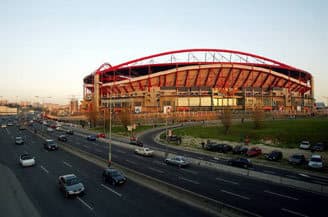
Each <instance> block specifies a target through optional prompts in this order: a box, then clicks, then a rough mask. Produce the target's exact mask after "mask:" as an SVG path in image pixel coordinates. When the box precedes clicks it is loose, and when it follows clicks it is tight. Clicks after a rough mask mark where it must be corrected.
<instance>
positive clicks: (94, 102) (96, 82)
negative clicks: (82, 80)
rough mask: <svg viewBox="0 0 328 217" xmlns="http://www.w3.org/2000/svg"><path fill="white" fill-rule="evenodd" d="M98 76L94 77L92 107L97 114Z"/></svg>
mask: <svg viewBox="0 0 328 217" xmlns="http://www.w3.org/2000/svg"><path fill="white" fill-rule="evenodd" d="M99 92H100V91H99V75H98V74H95V75H94V90H93V106H94V110H95V111H96V112H99V101H100V100H99Z"/></svg>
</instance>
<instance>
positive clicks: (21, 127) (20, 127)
mask: <svg viewBox="0 0 328 217" xmlns="http://www.w3.org/2000/svg"><path fill="white" fill-rule="evenodd" d="M18 129H19V130H26V127H24V126H22V125H19V127H18Z"/></svg>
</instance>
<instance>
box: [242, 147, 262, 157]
mask: <svg viewBox="0 0 328 217" xmlns="http://www.w3.org/2000/svg"><path fill="white" fill-rule="evenodd" d="M260 154H262V150H261V149H260V148H258V147H252V148H250V149H248V151H247V152H246V155H247V156H248V157H255V156H258V155H260Z"/></svg>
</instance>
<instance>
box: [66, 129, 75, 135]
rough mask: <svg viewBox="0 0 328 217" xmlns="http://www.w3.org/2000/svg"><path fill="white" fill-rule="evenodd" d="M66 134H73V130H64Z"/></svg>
mask: <svg viewBox="0 0 328 217" xmlns="http://www.w3.org/2000/svg"><path fill="white" fill-rule="evenodd" d="M66 134H69V135H73V134H74V132H73V130H67V131H66Z"/></svg>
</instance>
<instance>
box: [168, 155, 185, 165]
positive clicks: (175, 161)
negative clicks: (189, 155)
mask: <svg viewBox="0 0 328 217" xmlns="http://www.w3.org/2000/svg"><path fill="white" fill-rule="evenodd" d="M165 163H166V164H171V165H175V166H178V167H187V166H189V164H190V163H189V162H188V161H187V160H186V159H185V158H184V157H182V156H175V157H168V158H166V159H165Z"/></svg>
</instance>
